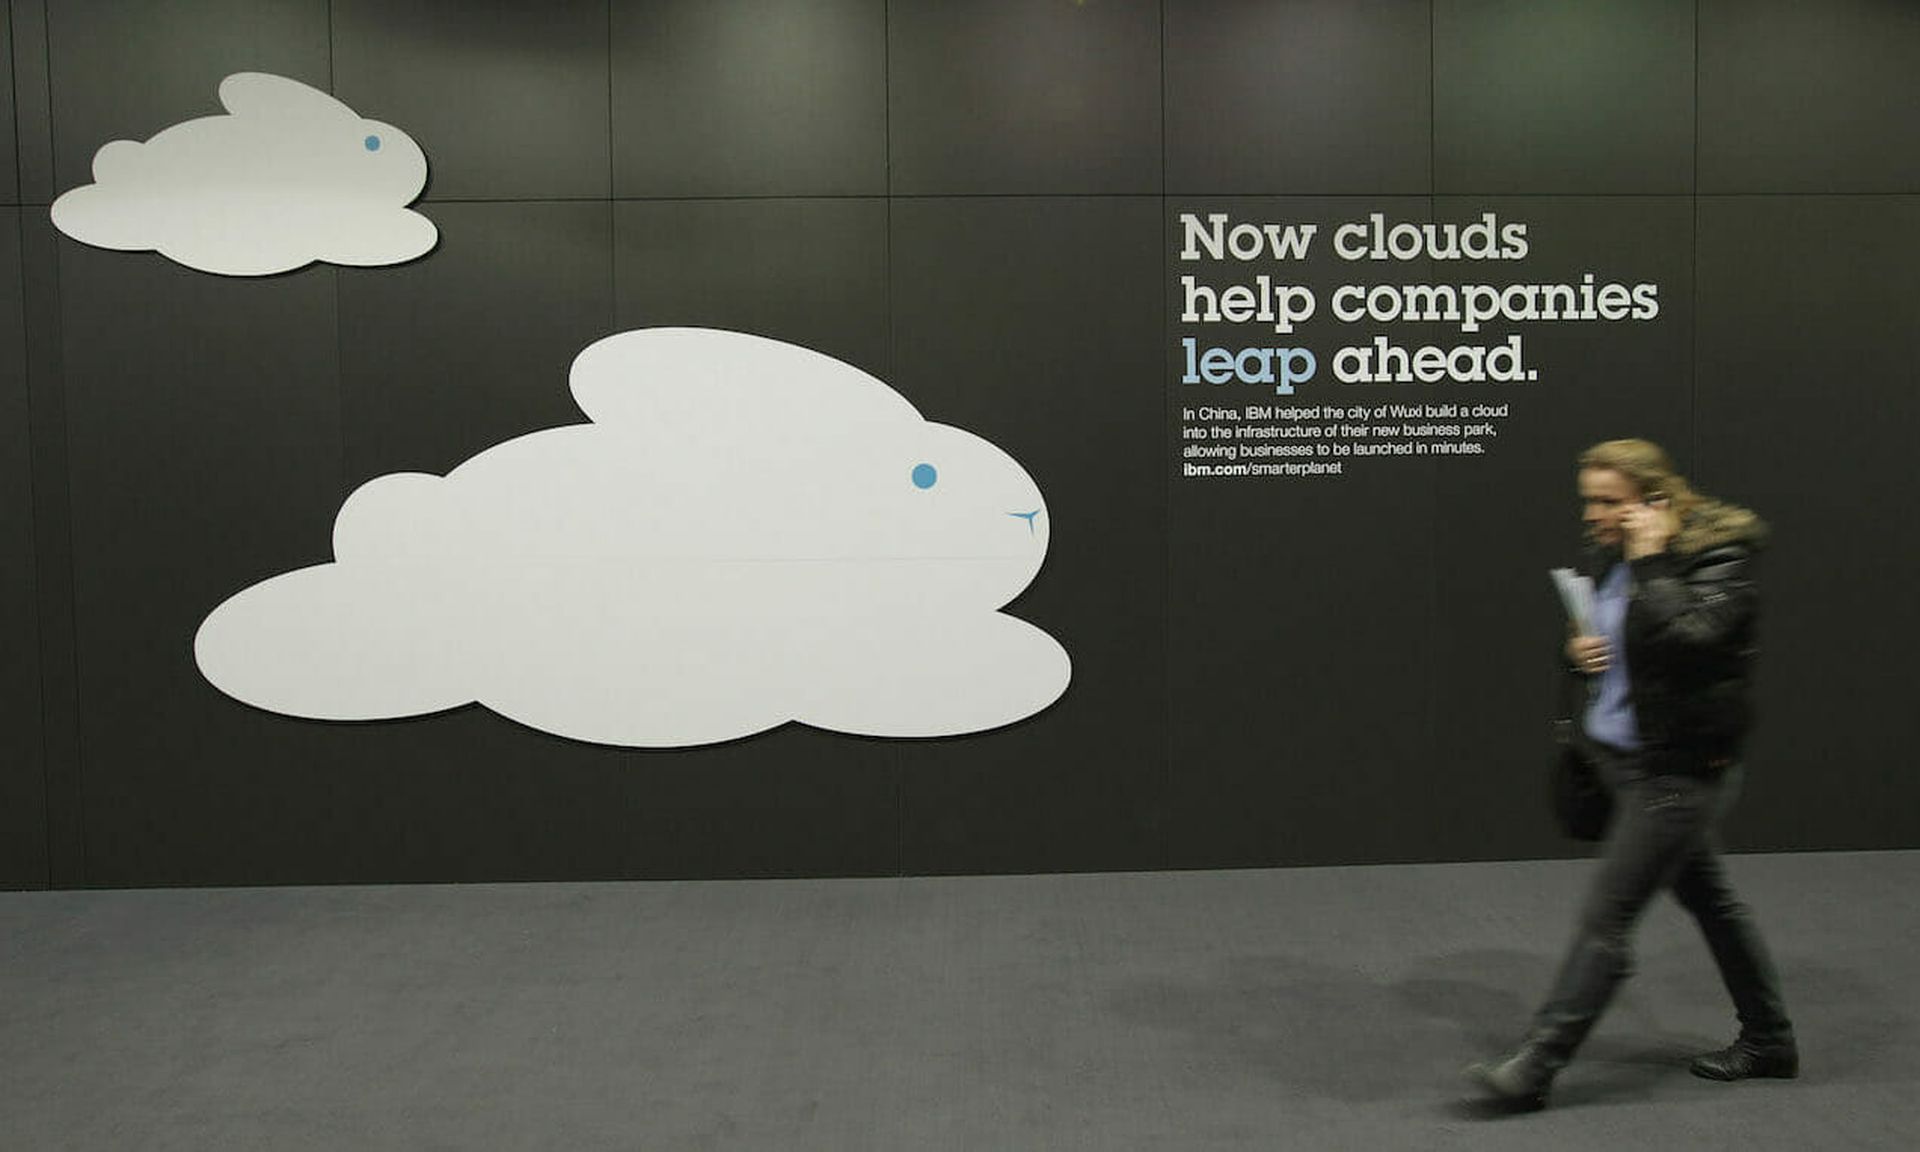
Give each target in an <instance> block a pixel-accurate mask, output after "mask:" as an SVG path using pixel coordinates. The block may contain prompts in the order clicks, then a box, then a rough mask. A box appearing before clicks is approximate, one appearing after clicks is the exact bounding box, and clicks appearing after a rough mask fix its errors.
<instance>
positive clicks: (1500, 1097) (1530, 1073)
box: [1467, 1044, 1564, 1112]
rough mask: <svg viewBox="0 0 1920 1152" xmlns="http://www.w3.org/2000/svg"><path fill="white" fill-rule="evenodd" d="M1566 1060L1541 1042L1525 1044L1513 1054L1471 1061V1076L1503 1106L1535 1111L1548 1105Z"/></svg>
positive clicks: (1468, 1074)
mask: <svg viewBox="0 0 1920 1152" xmlns="http://www.w3.org/2000/svg"><path fill="white" fill-rule="evenodd" d="M1563 1063H1564V1061H1561V1060H1556V1059H1553V1058H1552V1057H1551V1056H1550V1055H1549V1054H1548V1053H1547V1051H1546V1050H1545V1049H1543V1048H1542V1047H1540V1046H1539V1045H1537V1044H1522V1045H1521V1046H1520V1047H1519V1048H1518V1049H1516V1050H1515V1051H1514V1052H1513V1054H1512V1055H1510V1056H1505V1057H1502V1058H1501V1059H1498V1060H1485V1061H1481V1062H1479V1063H1476V1064H1469V1065H1467V1079H1469V1080H1471V1081H1473V1082H1474V1083H1475V1084H1477V1085H1479V1087H1480V1089H1481V1091H1483V1092H1485V1093H1486V1095H1487V1096H1488V1098H1489V1099H1491V1100H1492V1101H1493V1102H1494V1103H1496V1104H1499V1105H1500V1106H1501V1107H1503V1108H1508V1109H1511V1110H1513V1111H1515V1112H1532V1111H1536V1110H1538V1109H1541V1108H1545V1107H1546V1106H1547V1092H1548V1090H1549V1089H1551V1088H1552V1087H1553V1077H1554V1075H1555V1074H1556V1073H1558V1072H1559V1071H1560V1068H1561V1066H1562V1064H1563Z"/></svg>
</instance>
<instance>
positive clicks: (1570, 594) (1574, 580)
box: [1549, 568, 1593, 636]
mask: <svg viewBox="0 0 1920 1152" xmlns="http://www.w3.org/2000/svg"><path fill="white" fill-rule="evenodd" d="M1549 575H1551V576H1552V577H1553V586H1554V588H1555V589H1556V590H1557V591H1558V592H1559V593H1560V603H1561V604H1562V605H1564V606H1565V607H1566V609H1567V619H1569V620H1571V621H1573V626H1574V629H1575V630H1576V631H1578V632H1579V634H1580V635H1582V636H1591V635H1593V579H1592V577H1589V576H1581V575H1579V574H1578V573H1576V572H1575V571H1574V570H1573V569H1571V568H1555V569H1553V570H1552V572H1550V573H1549Z"/></svg>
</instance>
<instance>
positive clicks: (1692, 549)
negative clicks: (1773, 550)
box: [1671, 496, 1772, 555]
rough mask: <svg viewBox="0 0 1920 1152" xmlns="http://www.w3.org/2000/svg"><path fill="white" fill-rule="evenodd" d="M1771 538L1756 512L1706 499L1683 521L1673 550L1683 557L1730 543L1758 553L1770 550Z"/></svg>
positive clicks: (1690, 509) (1699, 502)
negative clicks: (1768, 541)
mask: <svg viewBox="0 0 1920 1152" xmlns="http://www.w3.org/2000/svg"><path fill="white" fill-rule="evenodd" d="M1771 535H1772V530H1771V529H1769V528H1768V527H1767V522H1766V521H1764V520H1762V519H1760V517H1759V516H1757V515H1755V514H1754V513H1753V511H1752V510H1750V509H1747V508H1742V507H1740V506H1739V505H1738V504H1727V503H1723V502H1722V501H1719V500H1714V499H1712V498H1710V497H1706V496H1702V497H1700V498H1699V500H1698V502H1696V503H1695V504H1694V505H1693V507H1691V508H1689V509H1688V510H1687V512H1686V515H1685V516H1683V517H1682V518H1681V521H1680V531H1679V532H1677V533H1675V535H1674V537H1673V543H1672V544H1671V547H1672V549H1673V550H1674V551H1675V552H1678V553H1680V554H1682V555H1693V554H1696V553H1700V552H1705V551H1706V550H1708V549H1709V548H1720V547H1724V546H1726V545H1728V544H1742V545H1745V546H1746V547H1747V548H1748V549H1749V550H1752V551H1756V552H1757V551H1759V550H1760V549H1762V548H1764V547H1766V545H1767V540H1768V538H1769V536H1771Z"/></svg>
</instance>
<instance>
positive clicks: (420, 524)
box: [194, 328, 1071, 747]
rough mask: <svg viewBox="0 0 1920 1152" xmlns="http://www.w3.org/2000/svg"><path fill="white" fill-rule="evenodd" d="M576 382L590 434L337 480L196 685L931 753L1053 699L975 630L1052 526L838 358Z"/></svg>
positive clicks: (209, 656) (637, 342)
mask: <svg viewBox="0 0 1920 1152" xmlns="http://www.w3.org/2000/svg"><path fill="white" fill-rule="evenodd" d="M571 385H572V390H573V395H574V398H575V400H577V401H578V403H579V405H580V407H581V409H582V410H583V411H584V412H586V414H587V415H588V417H590V418H591V423H586V424H575V425H569V426H566V427H561V428H550V429H546V430H544V431H539V432H533V433H530V434H528V435H525V436H521V437H519V438H517V439H513V440H509V441H507V442H505V443H503V444H499V445H496V446H495V447H493V448H490V449H487V450H486V451H484V452H482V453H480V454H479V455H477V456H475V457H473V458H472V459H470V460H467V461H466V462H464V463H462V464H461V465H459V466H458V467H456V468H454V469H453V470H452V471H451V472H449V473H448V474H447V475H446V476H444V477H440V476H432V475H427V474H424V473H413V472H401V473H394V474H391V475H387V476H381V477H377V478H375V479H373V480H370V481H368V482H367V483H366V484H364V485H362V486H361V487H360V488H359V489H358V490H356V491H355V492H354V493H353V494H352V495H350V496H349V497H348V498H347V500H346V502H345V503H344V504H343V505H342V506H341V508H340V512H339V515H338V517H337V518H336V520H335V521H334V529H333V552H334V561H333V562H332V563H330V564H321V565H317V566H314V567H311V568H303V569H300V570H298V571H294V572H289V573H286V574H284V575H281V576H276V577H274V578H272V579H269V580H266V581H264V582H262V583H260V584H256V585H254V586H253V587H251V588H248V589H246V590H244V591H242V592H240V593H239V594H238V595H235V596H234V597H232V598H231V599H229V600H227V601H226V602H225V603H224V604H221V605H220V606H219V607H218V608H217V609H215V610H214V611H213V613H212V614H211V615H210V616H208V617H207V619H206V621H205V622H204V623H203V624H202V625H201V628H200V631H199V634H198V635H197V636H196V637H195V640H194V654H195V657H196V659H197V660H198V662H199V666H200V670H201V672H202V673H203V674H204V675H205V676H206V678H207V679H208V680H209V681H211V682H212V683H213V684H214V685H216V686H217V687H219V688H220V689H221V690H222V691H224V692H226V693H227V694H229V695H231V696H234V697H236V698H238V699H240V700H243V701H246V702H247V703H249V704H253V705H256V706H258V707H261V708H265V709H268V710H270V711H274V712H281V713H287V714H290V715H295V716H305V717H312V718H317V719H327V720H367V719H377V718H390V717H400V716H414V715H421V714H425V713H430V712H436V711H440V710H442V709H447V708H452V707H456V706H458V705H462V704H466V703H469V702H473V701H477V702H479V703H480V704H482V705H484V706H486V707H488V708H490V709H492V710H493V711H495V712H498V713H500V714H501V715H503V716H507V717H509V718H511V719H513V720H517V721H519V722H521V723H523V724H526V725H529V726H531V727H534V728H538V729H541V730H543V731H547V732H553V733H557V734H559V735H562V736H569V737H573V738H576V739H580V740H586V741H592V742H595V743H602V744H619V745H628V746H636V747H681V746H688V745H695V744H705V743H711V742H715V741H721V740H728V739H732V738H735V737H740V736H746V735H749V734H751V733H755V732H759V731H763V730H765V729H768V728H772V727H774V726H776V725H779V724H782V723H785V722H787V721H790V720H797V721H800V722H802V723H806V724H810V725H814V726H816V727H820V728H827V729H832V730H836V731H841V732H852V733H859V734H863V735H871V736H945V735H955V734H960V733H967V732H977V731H982V730H985V729H989V728H994V727H998V726H1000V725H1004V724H1008V723H1011V722H1012V721H1015V720H1019V719H1021V718H1023V717H1026V716H1030V715H1032V714H1033V713H1035V712H1038V711H1040V710H1041V709H1042V708H1045V707H1046V706H1047V705H1049V704H1051V703H1052V702H1053V701H1054V700H1056V699H1058V698H1059V696H1060V694H1061V693H1062V692H1064V691H1065V690H1066V686H1067V681H1068V677H1069V674H1070V670H1071V664H1070V661H1069V659H1068V657H1067V653H1066V651H1065V650H1064V649H1063V648H1062V647H1061V646H1060V644H1059V643H1058V642H1056V641H1055V640H1054V639H1053V638H1052V637H1051V636H1049V635H1047V634H1046V633H1045V632H1043V631H1041V630H1040V629H1038V628H1036V627H1034V626H1033V625H1031V624H1028V623H1026V622H1025V621H1023V620H1020V619H1017V618H1015V617H1013V616H1010V615H1007V614H1005V613H1003V612H1000V611H999V609H1000V608H1001V607H1003V606H1004V605H1006V604H1007V603H1008V602H1009V601H1011V600H1012V599H1013V598H1014V597H1015V596H1017V595H1019V593H1020V592H1021V590H1022V589H1024V588H1025V587H1026V586H1027V585H1028V583H1029V582H1031V581H1032V579H1033V577H1034V576H1035V574H1036V573H1038V572H1039V570H1040V565H1041V562H1042V560H1043V559H1044V558H1045V556H1046V551H1047V540H1048V536H1049V532H1050V525H1049V523H1048V520H1047V513H1046V504H1045V501H1043V500H1042V499H1041V496H1040V491H1039V489H1038V488H1037V487H1036V486H1035V484H1034V482H1033V479H1032V478H1031V477H1030V476H1028V475H1027V473H1026V471H1025V470H1023V469H1022V468H1021V467H1020V465H1019V464H1018V463H1016V462H1015V461H1014V460H1013V458H1012V457H1010V456H1008V455H1007V454H1006V453H1004V452H1002V451H1001V450H1000V449H998V448H996V447H995V446H994V445H992V444H990V443H988V442H987V441H986V440H983V439H981V438H980V437H978V436H975V435H973V434H972V433H969V432H966V431H963V430H962V429H959V428H955V427H951V426H949V425H944V424H937V423H933V422H930V421H928V420H925V419H923V418H922V417H921V415H920V414H919V413H918V412H917V411H915V409H914V407H913V406H912V405H911V404H909V403H908V402H907V400H906V399H905V398H904V397H902V396H901V395H900V394H899V393H897V392H895V391H893V389H891V388H889V387H888V386H887V385H885V384H884V383H882V382H881V381H879V380H877V379H875V378H874V377H872V376H870V375H868V374H866V373H865V372H862V371H860V370H859V369H857V368H854V367H852V366H850V365H847V364H844V363H841V362H840V361H838V360H835V359H833V358H831V357H829V356H825V355H822V354H820V353H818V352H813V351H810V350H808V349H805V348H801V347H797V346H795V345H792V344H785V343H781V342H779V341H776V340H769V339H766V338H763V337H758V336H749V335H745V334H742V333H737V332H725V331H718V330H711V329H699V328H655V329H642V330H639V331H634V332H624V333H621V334H619V335H615V336H610V337H607V338H606V339H604V340H600V341H598V342H596V343H594V344H592V345H591V346H589V347H588V348H587V349H585V350H584V351H583V352H581V353H580V355H579V356H578V357H577V358H576V359H575V360H574V363H573V369H572V376H571Z"/></svg>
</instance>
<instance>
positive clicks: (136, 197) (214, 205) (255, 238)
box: [53, 72, 439, 276]
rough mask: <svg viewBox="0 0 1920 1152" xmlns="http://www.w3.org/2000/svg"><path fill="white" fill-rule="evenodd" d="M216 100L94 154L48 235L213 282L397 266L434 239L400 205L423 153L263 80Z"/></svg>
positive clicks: (233, 87) (298, 90)
mask: <svg viewBox="0 0 1920 1152" xmlns="http://www.w3.org/2000/svg"><path fill="white" fill-rule="evenodd" d="M220 103H221V105H222V106H224V107H225V108H226V109H227V112H228V115H225V116H206V117H202V118H201V119H198V120H189V121H187V122H185V123H183V124H176V125H174V126H173V127H171V128H167V129H165V130H163V131H161V132H160V133H159V134H158V135H156V136H154V137H153V138H152V139H151V140H148V141H147V142H146V143H144V144H141V143H136V142H135V141H132V140H115V141H113V142H111V143H109V144H106V145H105V146H103V147H102V148H101V149H100V151H99V152H97V153H95V154H94V157H93V179H94V182H93V183H92V184H85V185H82V186H80V187H78V188H75V189H73V190H71V191H69V192H67V193H65V194H64V195H62V196H61V197H60V198H59V199H57V200H55V201H54V202H53V223H54V227H56V228H58V229H60V231H62V232H64V233H66V234H67V235H69V236H71V237H73V238H74V239H75V240H79V241H81V242H82V243H85V244H92V245H94V246H96V247H100V248H114V249H120V250H122V251H135V252H138V251H146V250H148V249H155V250H157V251H159V253H160V254H161V255H163V256H165V257H166V258H167V259H169V260H172V261H174V262H175V263H178V264H184V265H186V266H187V267H189V268H197V269H199V270H200V271H202V272H214V273H218V274H220V275H223V276H266V275H271V274H273V273H276V272H289V271H292V270H293V269H295V268H301V267H304V266H306V265H308V264H311V263H313V262H314V261H316V260H321V261H325V262H327V263H329V264H353V265H377V264H399V263H403V262H405V261H408V260H412V259H414V258H415V257H417V256H420V255H423V254H424V253H426V252H427V251H429V250H430V249H432V247H433V246H434V244H435V242H436V241H437V240H438V239H439V232H438V231H437V230H436V229H435V228H434V226H433V221H431V220H428V219H427V218H426V217H425V216H422V215H420V214H419V213H418V212H414V211H412V210H410V209H408V208H407V205H408V204H410V203H412V202H413V200H414V198H415V197H417V196H419V195H420V191H421V189H422V188H424V187H426V183H427V158H426V156H425V154H423V153H422V152H421V151H420V146H419V145H418V144H416V143H414V142H413V139H412V137H410V136H408V135H407V134H406V133H405V132H402V131H401V130H400V129H398V128H395V127H394V126H393V125H391V124H382V123H380V122H379V121H377V120H365V119H362V118H361V117H360V115H359V114H358V113H356V112H354V110H353V109H351V108H349V107H347V106H346V105H345V104H342V103H341V102H340V101H338V100H335V99H334V98H333V97H331V96H329V95H327V94H326V93H325V92H321V91H319V90H318V89H315V88H310V87H308V86H307V85H305V84H302V83H300V82H299V81H297V80H289V79H286V78H285V77H283V76H270V75H268V74H266V73H264V72H239V73H235V74H234V75H232V76H229V77H227V78H226V79H225V80H223V81H221V83H220Z"/></svg>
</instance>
